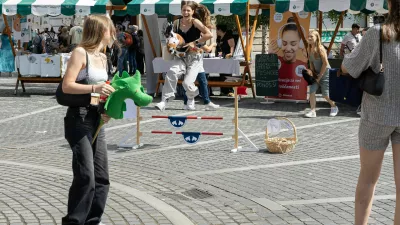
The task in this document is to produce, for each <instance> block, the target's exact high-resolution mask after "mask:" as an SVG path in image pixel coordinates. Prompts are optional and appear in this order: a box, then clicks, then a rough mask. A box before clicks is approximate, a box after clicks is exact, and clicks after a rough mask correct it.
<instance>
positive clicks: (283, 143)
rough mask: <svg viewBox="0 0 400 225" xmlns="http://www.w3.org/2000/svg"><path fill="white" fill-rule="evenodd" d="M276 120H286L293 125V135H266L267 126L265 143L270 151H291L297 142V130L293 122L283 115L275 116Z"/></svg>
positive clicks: (266, 132) (266, 133)
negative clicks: (271, 136)
mask: <svg viewBox="0 0 400 225" xmlns="http://www.w3.org/2000/svg"><path fill="white" fill-rule="evenodd" d="M276 119H277V120H286V121H287V122H289V124H290V125H292V127H293V137H273V138H270V137H269V136H268V128H267V129H266V131H265V144H266V145H267V148H268V151H269V152H271V153H281V154H282V153H288V152H291V151H292V150H293V149H294V147H295V146H296V144H297V131H296V127H295V126H294V124H293V122H292V121H290V120H289V119H287V118H285V117H279V118H276Z"/></svg>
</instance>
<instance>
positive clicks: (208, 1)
mask: <svg viewBox="0 0 400 225" xmlns="http://www.w3.org/2000/svg"><path fill="white" fill-rule="evenodd" d="M215 1H216V0H203V1H201V2H200V3H201V4H202V5H204V6H205V7H207V9H208V10H210V13H211V14H214V2H215ZM217 13H218V12H217Z"/></svg>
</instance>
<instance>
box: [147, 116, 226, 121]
mask: <svg viewBox="0 0 400 225" xmlns="http://www.w3.org/2000/svg"><path fill="white" fill-rule="evenodd" d="M151 118H153V119H174V118H183V119H188V120H223V119H224V118H223V117H220V116H151Z"/></svg>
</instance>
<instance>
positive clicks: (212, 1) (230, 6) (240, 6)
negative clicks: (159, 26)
mask: <svg viewBox="0 0 400 225" xmlns="http://www.w3.org/2000/svg"><path fill="white" fill-rule="evenodd" d="M181 1H182V0H132V1H131V2H130V3H128V5H127V6H128V7H127V10H128V14H130V15H138V14H143V15H153V14H157V15H180V14H181ZM196 2H198V3H201V4H202V5H204V6H206V7H207V8H208V10H210V12H211V14H214V15H225V16H228V15H231V14H234V15H242V14H245V13H246V4H247V0H197V1H196Z"/></svg>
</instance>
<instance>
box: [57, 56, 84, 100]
mask: <svg viewBox="0 0 400 225" xmlns="http://www.w3.org/2000/svg"><path fill="white" fill-rule="evenodd" d="M63 81H64V79H63V80H62V81H61V82H60V84H59V85H58V87H57V91H56V99H57V102H58V104H60V105H63V106H69V107H86V106H88V105H90V99H91V94H66V93H64V92H63V90H62V85H63ZM76 83H78V84H89V56H88V54H87V52H86V77H85V79H83V80H80V81H76Z"/></svg>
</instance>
